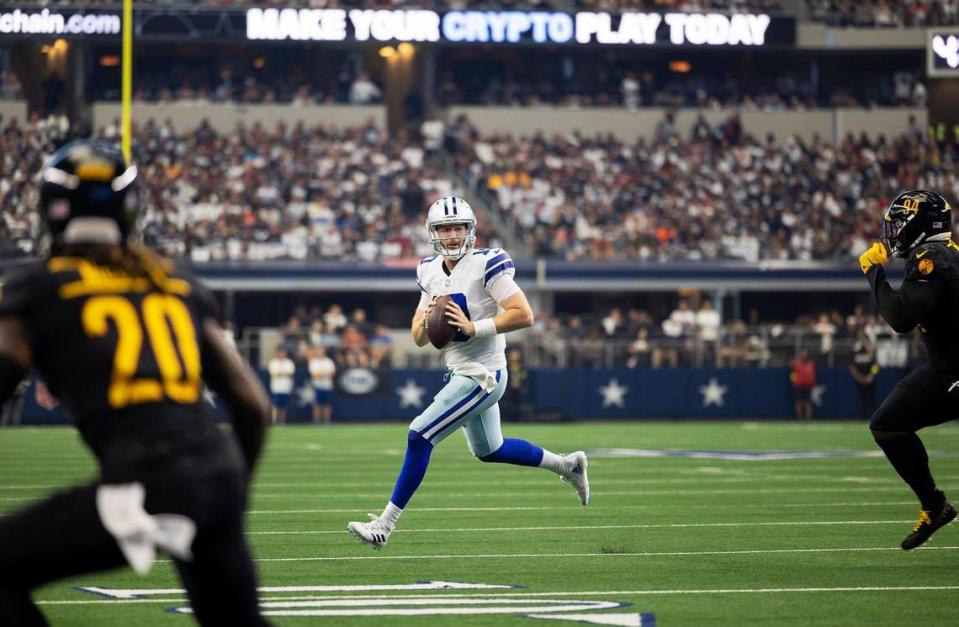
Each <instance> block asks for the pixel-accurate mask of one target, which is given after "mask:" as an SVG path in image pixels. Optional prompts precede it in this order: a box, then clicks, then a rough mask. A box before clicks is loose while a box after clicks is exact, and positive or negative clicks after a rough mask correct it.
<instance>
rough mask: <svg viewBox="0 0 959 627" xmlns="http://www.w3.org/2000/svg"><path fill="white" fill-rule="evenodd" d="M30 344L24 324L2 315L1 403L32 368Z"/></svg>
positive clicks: (0, 403) (0, 325) (0, 331)
mask: <svg viewBox="0 0 959 627" xmlns="http://www.w3.org/2000/svg"><path fill="white" fill-rule="evenodd" d="M30 362H31V355H30V346H29V344H28V343H27V337H26V330H25V329H24V328H23V324H21V322H20V321H19V320H18V319H16V318H14V317H13V316H5V317H0V405H2V404H3V403H5V402H7V400H8V399H9V398H10V397H11V396H13V393H14V392H15V391H16V389H17V386H18V385H20V382H21V381H23V379H24V377H26V376H27V372H28V371H29V368H30Z"/></svg>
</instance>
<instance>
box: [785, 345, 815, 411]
mask: <svg viewBox="0 0 959 627" xmlns="http://www.w3.org/2000/svg"><path fill="white" fill-rule="evenodd" d="M789 381H790V382H791V383H792V387H793V395H794V398H795V404H796V420H801V421H802V420H812V390H813V388H814V387H816V364H815V362H814V361H813V360H812V357H810V356H809V352H808V351H807V350H806V349H801V350H800V351H799V356H798V357H797V358H796V359H795V360H794V361H793V363H792V372H790V374H789Z"/></svg>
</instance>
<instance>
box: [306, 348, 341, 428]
mask: <svg viewBox="0 0 959 627" xmlns="http://www.w3.org/2000/svg"><path fill="white" fill-rule="evenodd" d="M307 357H308V359H309V362H308V367H309V370H310V379H312V383H313V423H314V424H324V425H328V424H330V422H331V421H332V411H333V377H334V376H336V364H335V363H333V360H332V359H330V358H329V357H327V355H326V350H324V348H323V347H322V346H314V347H313V348H310V349H308V352H307Z"/></svg>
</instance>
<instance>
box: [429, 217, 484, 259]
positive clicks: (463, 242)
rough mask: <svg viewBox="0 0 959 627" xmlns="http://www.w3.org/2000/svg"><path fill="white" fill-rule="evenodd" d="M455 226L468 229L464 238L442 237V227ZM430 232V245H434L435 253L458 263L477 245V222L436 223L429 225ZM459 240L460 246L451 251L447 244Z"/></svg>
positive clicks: (451, 221)
mask: <svg viewBox="0 0 959 627" xmlns="http://www.w3.org/2000/svg"><path fill="white" fill-rule="evenodd" d="M453 225H462V226H464V227H466V234H465V235H463V236H454V237H442V236H440V234H439V228H440V227H442V226H453ZM429 232H430V243H431V244H432V245H433V252H435V253H436V254H438V255H442V256H443V257H446V258H447V259H449V260H450V261H458V260H460V259H462V258H463V257H464V256H465V255H466V253H468V252H469V251H471V250H473V247H474V246H475V245H476V222H475V221H463V220H456V221H454V220H450V221H448V222H447V221H443V222H435V223H432V224H430V225H429ZM457 239H458V240H459V241H460V244H459V246H457V247H456V248H453V249H450V248H447V246H446V242H447V241H448V240H457Z"/></svg>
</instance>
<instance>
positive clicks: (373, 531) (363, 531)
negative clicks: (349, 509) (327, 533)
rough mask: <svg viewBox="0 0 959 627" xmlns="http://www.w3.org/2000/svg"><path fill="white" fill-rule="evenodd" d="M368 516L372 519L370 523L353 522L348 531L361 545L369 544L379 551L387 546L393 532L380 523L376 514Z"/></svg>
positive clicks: (347, 528) (347, 527) (348, 526)
mask: <svg viewBox="0 0 959 627" xmlns="http://www.w3.org/2000/svg"><path fill="white" fill-rule="evenodd" d="M367 516H369V517H370V519H371V520H370V522H365V523H364V522H351V523H350V524H348V525H347V526H346V530H347V531H349V532H350V535H352V536H353V537H354V538H356V539H357V540H359V541H360V542H361V543H363V544H369V545H371V546H372V547H373V548H374V549H376V550H377V551H379V550H380V549H382V548H383V547H384V546H386V542H387V540H389V539H390V534H391V533H393V530H392V529H390V528H389V527H387V526H386V525H384V524H383V523H382V522H380V517H379V516H377V515H376V514H367Z"/></svg>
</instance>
